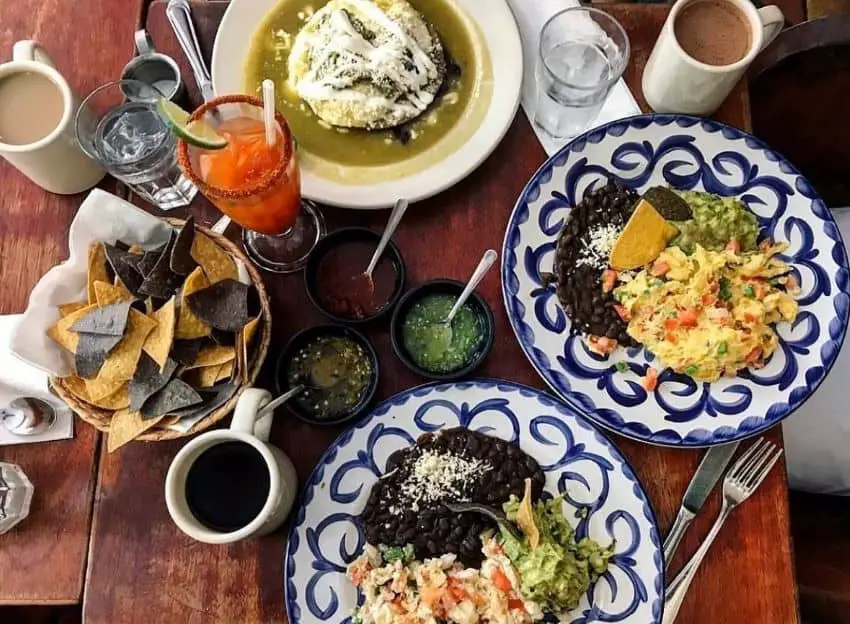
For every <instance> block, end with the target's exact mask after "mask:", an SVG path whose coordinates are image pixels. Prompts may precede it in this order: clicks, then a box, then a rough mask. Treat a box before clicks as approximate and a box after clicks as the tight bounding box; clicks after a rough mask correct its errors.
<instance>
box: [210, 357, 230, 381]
mask: <svg viewBox="0 0 850 624" xmlns="http://www.w3.org/2000/svg"><path fill="white" fill-rule="evenodd" d="M235 365H236V360H230V361H229V362H225V363H224V364H222V365H221V367H220V368H219V369H218V373H217V375H216V379H215V381H214V382H213V383H218V382H219V381H221V380H222V379H230V376H231V375H233V367H234V366H235Z"/></svg>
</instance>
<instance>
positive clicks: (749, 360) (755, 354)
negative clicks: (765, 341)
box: [744, 347, 764, 364]
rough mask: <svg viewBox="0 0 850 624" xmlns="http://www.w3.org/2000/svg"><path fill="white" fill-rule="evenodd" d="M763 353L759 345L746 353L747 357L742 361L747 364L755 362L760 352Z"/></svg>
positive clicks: (759, 356)
mask: <svg viewBox="0 0 850 624" xmlns="http://www.w3.org/2000/svg"><path fill="white" fill-rule="evenodd" d="M762 353H764V349H762V348H761V347H756V348H755V349H753V350H752V351H750V352H749V353H748V354H747V357H745V358H744V361H745V362H746V363H747V364H755V363H756V362H758V361H759V358H761V354H762Z"/></svg>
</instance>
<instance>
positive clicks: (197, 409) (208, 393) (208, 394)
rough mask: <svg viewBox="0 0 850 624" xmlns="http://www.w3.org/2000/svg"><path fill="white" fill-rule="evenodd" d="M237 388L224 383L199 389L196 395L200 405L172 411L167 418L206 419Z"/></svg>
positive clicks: (231, 384) (236, 385)
mask: <svg viewBox="0 0 850 624" xmlns="http://www.w3.org/2000/svg"><path fill="white" fill-rule="evenodd" d="M238 387H239V386H238V384H235V383H226V384H221V385H218V386H214V387H212V388H203V389H200V390H198V394H200V395H201V397H202V398H203V402H202V403H199V404H197V405H191V406H189V407H184V408H182V409H177V410H172V411H170V412H169V413H168V414H169V416H177V417H178V418H206V417H207V416H209V415H210V414H211V413H212V412H213V411H214V410H217V409H218V408H219V407H221V406H222V405H224V404H225V403H227V401H229V400H230V397H232V396H233V393H234V392H236V390H237V389H238Z"/></svg>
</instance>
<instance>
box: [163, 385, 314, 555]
mask: <svg viewBox="0 0 850 624" xmlns="http://www.w3.org/2000/svg"><path fill="white" fill-rule="evenodd" d="M271 399H272V395H271V393H269V392H267V391H266V390H260V389H258V388H247V389H245V390H244V391H243V392H242V396H241V397H239V401H238V402H237V404H236V410H235V411H234V414H233V422H232V423H231V425H230V429H221V430H216V431H209V432H207V433H203V434H201V435H199V436H198V437H196V438H195V439H193V440H192V441H191V442H189V443H188V444H187V445H186V446H184V447H183V448H182V449H181V450H180V452H179V453H177V456H176V457H175V458H174V460H173V461H172V462H171V466H170V467H169V468H168V474H167V476H166V478H165V502H166V505H167V507H168V513H169V514H170V515H171V519H172V520H173V521H174V523H175V524H176V525H177V526H178V528H179V529H180V530H181V531H183V532H184V533H185V534H186V535H188V536H189V537H191V538H193V539H196V540H198V541H199V542H206V543H207V544H229V543H232V542H237V541H240V540H244V539H248V538H251V537H259V536H261V535H266V534H267V533H271V532H272V531H274V530H275V529H277V528H278V527H279V526H280V525H281V524H283V521H284V520H286V517H287V515H289V512H290V510H291V509H292V503H293V502H294V500H295V493H296V491H297V490H298V477H297V475H296V474H295V468H294V467H293V465H292V462H291V461H290V459H289V458H288V457H287V456H286V455H285V454H284V452H283V451H281V450H280V449H279V448H277V447H275V446H272V445H271V444H269V441H268V440H269V432H270V430H271V420H272V415H271V414H268V415H264V416H262V417H260V418H258V414H259V412H260V410H261V409H262V408H263V406H264V405H266V404H267V403H268V402H269V401H271ZM225 444H227V445H229V447H230V449H233V446H234V444H235V445H237V446H238V445H246V446H245V447H243V449H242V453H243V454H242V455H240V457H242V458H244V453H245V452H247V453H248V454H249V455H252V454H253V453H256V454H258V455H259V457H260V460H258V459H257V458H256V457H255V456H253V455H252V456H251V457H250V459H251V462H250V463H252V464H260V462H261V463H262V466H263V467H262V468H259V470H260V471H262V473H261V476H262V479H261V480H262V481H263V484H265V482H266V477H267V478H268V479H267V481H268V495H267V496H265V498H264V501H262V502H259V503H258V504H257V506H258V508H259V512H258V513H257V514H256V515H255V516H254V517H253V519H250V518H249V519H248V521H247V522H246V523H245V524H244V526H239V527H238V528H236V527H231V528H229V529H226V530H225V529H217V528H214V527H213V526H212V525H211V523H210V518H201V517H199V515H200V508H201V507H203V508H209V507H210V505H209V504H210V503H212V502H213V501H211V500H207V501H200V504H199V503H198V502H194V503H193V497H194V498H197V495H198V492H194V493H192V492H190V491H188V490H189V488H192V487H193V484H192V480H193V477H192V476H191V473H192V470H193V468H195V469H196V470H201V469H202V468H201V465H202V464H201V463H198V465H197V466H196V462H199V460H200V462H203V461H204V460H203V457H204V455H205V454H206V453H210V452H215V451H216V450H221V449H223V448H225V447H222V445H225ZM210 461H212V460H209V461H207V462H206V464H204V465H209V463H210ZM243 465H244V464H243ZM221 470H222V468H221V465H219V466H218V469H217V470H216V471H214V473H215V474H219V475H220V471H221ZM265 471H267V474H266V473H265ZM248 472H249V473H253V474H255V475H256V474H257V472H256V471H248ZM207 476H209V475H207ZM241 476H242V475H240V474H239V470H238V467H236V470H234V471H233V473H232V474H229V475H228V478H227V479H226V483H222V484H218V483H216V482H207V483H206V484H205V485H206V487H205V489H204V492H205V493H206V494H208V495H210V494H211V496H212V497H214V498H215V499H216V500H215V501H214V502H215V505H216V506H218V509H221V508H222V507H221V506H222V505H224V506H226V505H228V504H231V503H232V502H234V499H239V498H240V496H242V494H243V493H244V491H245V490H251V489H255V490H256V487H255V486H256V485H257V483H248V482H239V483H234V481H238V480H239V478H240V477H241ZM197 478H198V479H201V478H203V475H202V476H199V477H197ZM207 481H209V480H207ZM228 488H239V490H238V491H233V490H230V491H229V490H228ZM224 513H225V514H228V512H227V510H226V509H225V511H224Z"/></svg>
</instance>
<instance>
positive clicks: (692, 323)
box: [679, 308, 699, 327]
mask: <svg viewBox="0 0 850 624" xmlns="http://www.w3.org/2000/svg"><path fill="white" fill-rule="evenodd" d="M698 319H699V313H698V312H697V310H696V308H685V309H684V310H680V311H679V325H681V326H682V327H696V326H697V320H698Z"/></svg>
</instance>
